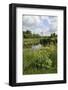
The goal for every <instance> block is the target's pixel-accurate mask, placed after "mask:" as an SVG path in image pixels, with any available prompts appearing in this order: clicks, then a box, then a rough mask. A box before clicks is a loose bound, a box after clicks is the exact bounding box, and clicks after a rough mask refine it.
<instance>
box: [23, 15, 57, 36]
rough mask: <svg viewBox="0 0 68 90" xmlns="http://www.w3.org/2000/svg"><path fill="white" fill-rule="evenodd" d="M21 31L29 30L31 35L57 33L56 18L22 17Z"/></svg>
mask: <svg viewBox="0 0 68 90" xmlns="http://www.w3.org/2000/svg"><path fill="white" fill-rule="evenodd" d="M23 30H25V31H26V30H30V31H31V32H32V33H38V34H40V35H41V32H43V35H49V34H51V33H53V32H57V17H55V16H27V15H24V16H23Z"/></svg>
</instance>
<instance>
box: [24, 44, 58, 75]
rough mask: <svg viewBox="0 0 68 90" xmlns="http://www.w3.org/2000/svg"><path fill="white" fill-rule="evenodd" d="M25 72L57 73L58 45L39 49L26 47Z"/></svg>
mask: <svg viewBox="0 0 68 90" xmlns="http://www.w3.org/2000/svg"><path fill="white" fill-rule="evenodd" d="M23 53H24V54H23V74H25V75H27V74H47V73H57V46H56V45H49V46H46V47H42V48H41V49H39V50H32V49H31V48H24V51H23Z"/></svg>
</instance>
